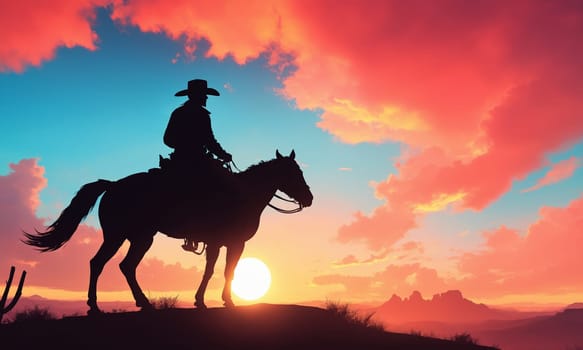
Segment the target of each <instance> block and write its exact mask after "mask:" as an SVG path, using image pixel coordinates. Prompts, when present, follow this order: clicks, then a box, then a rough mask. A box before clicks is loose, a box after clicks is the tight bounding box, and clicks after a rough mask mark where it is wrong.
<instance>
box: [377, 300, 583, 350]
mask: <svg viewBox="0 0 583 350" xmlns="http://www.w3.org/2000/svg"><path fill="white" fill-rule="evenodd" d="M374 318H375V319H376V320H378V321H380V322H382V323H383V324H384V325H385V327H386V329H389V330H391V331H396V332H411V331H414V332H415V333H417V334H419V333H420V334H425V335H430V336H437V337H441V338H449V337H452V336H454V335H456V334H462V333H469V334H471V336H472V337H473V338H474V339H477V340H478V341H479V343H480V344H486V345H493V344H495V345H496V346H498V347H500V348H501V349H504V350H554V349H557V350H566V349H574V350H575V349H583V303H575V304H571V305H569V306H567V307H566V308H565V309H564V310H563V311H561V312H558V313H551V312H519V311H512V310H502V309H496V308H492V307H488V306H486V305H484V304H477V303H474V302H472V301H471V300H468V299H466V298H464V297H463V295H462V293H461V292H459V291H448V292H445V293H441V294H436V295H434V296H433V297H432V298H431V299H427V300H425V299H423V298H422V297H421V294H420V293H419V292H413V294H411V296H409V297H408V298H405V299H401V298H400V297H398V296H396V295H393V296H392V297H391V298H390V299H389V301H387V302H386V303H384V304H383V305H381V306H380V307H379V308H378V309H376V314H375V315H374Z"/></svg>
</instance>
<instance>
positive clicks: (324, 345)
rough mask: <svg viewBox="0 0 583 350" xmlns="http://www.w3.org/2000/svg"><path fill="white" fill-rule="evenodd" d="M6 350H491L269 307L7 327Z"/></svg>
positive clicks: (310, 310)
mask: <svg viewBox="0 0 583 350" xmlns="http://www.w3.org/2000/svg"><path fill="white" fill-rule="evenodd" d="M0 344H1V345H2V346H1V348H3V349H4V348H6V349H43V348H44V349H47V348H48V349H104V350H113V349H128V350H129V349H132V350H134V349H135V350H139V349H334V350H338V349H405V350H406V349H411V350H413V349H415V350H422V349H428V350H429V349H431V350H439V349H453V350H455V349H459V350H472V349H474V350H478V349H482V350H487V349H492V348H489V347H485V346H477V345H471V344H460V343H455V342H452V341H447V340H441V339H435V338H428V337H422V336H416V335H410V334H399V333H390V332H383V331H380V330H378V329H374V328H371V327H364V326H362V325H358V324H353V323H350V322H348V321H346V319H344V318H341V317H338V316H335V315H334V314H332V313H331V312H329V311H326V310H323V309H320V308H315V307H307V306H298V305H269V304H259V305H253V306H241V307H236V308H235V309H225V308H213V309H208V310H197V309H167V310H156V311H151V312H123V313H107V314H103V315H100V316H96V317H88V316H78V317H66V318H63V319H59V320H50V321H28V322H18V323H11V324H3V325H0ZM4 345H9V346H7V347H5V346H4Z"/></svg>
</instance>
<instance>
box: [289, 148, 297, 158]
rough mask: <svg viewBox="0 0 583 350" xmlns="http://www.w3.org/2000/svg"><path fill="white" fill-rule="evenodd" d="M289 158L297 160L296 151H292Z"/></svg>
mask: <svg viewBox="0 0 583 350" xmlns="http://www.w3.org/2000/svg"><path fill="white" fill-rule="evenodd" d="M289 157H290V158H291V159H292V160H294V159H296V151H295V150H293V149H292V151H291V153H290V154H289Z"/></svg>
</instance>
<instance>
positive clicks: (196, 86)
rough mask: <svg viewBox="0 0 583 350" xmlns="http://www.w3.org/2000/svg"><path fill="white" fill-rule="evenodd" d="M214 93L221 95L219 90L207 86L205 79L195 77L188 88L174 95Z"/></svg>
mask: <svg viewBox="0 0 583 350" xmlns="http://www.w3.org/2000/svg"><path fill="white" fill-rule="evenodd" d="M197 94H205V95H213V96H220V94H219V92H218V91H217V90H215V89H213V88H209V87H208V86H207V82H206V80H204V79H194V80H191V81H189V82H188V89H186V90H180V91H178V92H177V93H175V94H174V96H186V95H197Z"/></svg>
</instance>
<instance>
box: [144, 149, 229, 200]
mask: <svg viewBox="0 0 583 350" xmlns="http://www.w3.org/2000/svg"><path fill="white" fill-rule="evenodd" d="M158 164H159V168H154V169H150V172H152V173H156V174H158V175H159V176H160V181H161V182H163V183H166V184H167V185H169V186H171V187H175V188H176V189H177V190H179V191H184V190H186V191H187V192H189V191H188V190H192V191H195V192H196V193H197V194H198V195H199V196H200V195H202V194H204V193H206V194H208V195H210V196H213V195H215V194H216V193H217V192H222V193H225V192H233V191H236V185H235V182H234V181H233V178H234V176H233V175H234V174H233V171H232V169H231V167H230V166H228V164H226V163H224V162H223V161H221V160H219V159H216V158H212V157H210V156H209V157H205V158H204V159H203V160H193V161H185V160H182V159H180V160H178V159H172V158H164V157H162V156H161V155H160V156H159V159H158Z"/></svg>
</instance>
